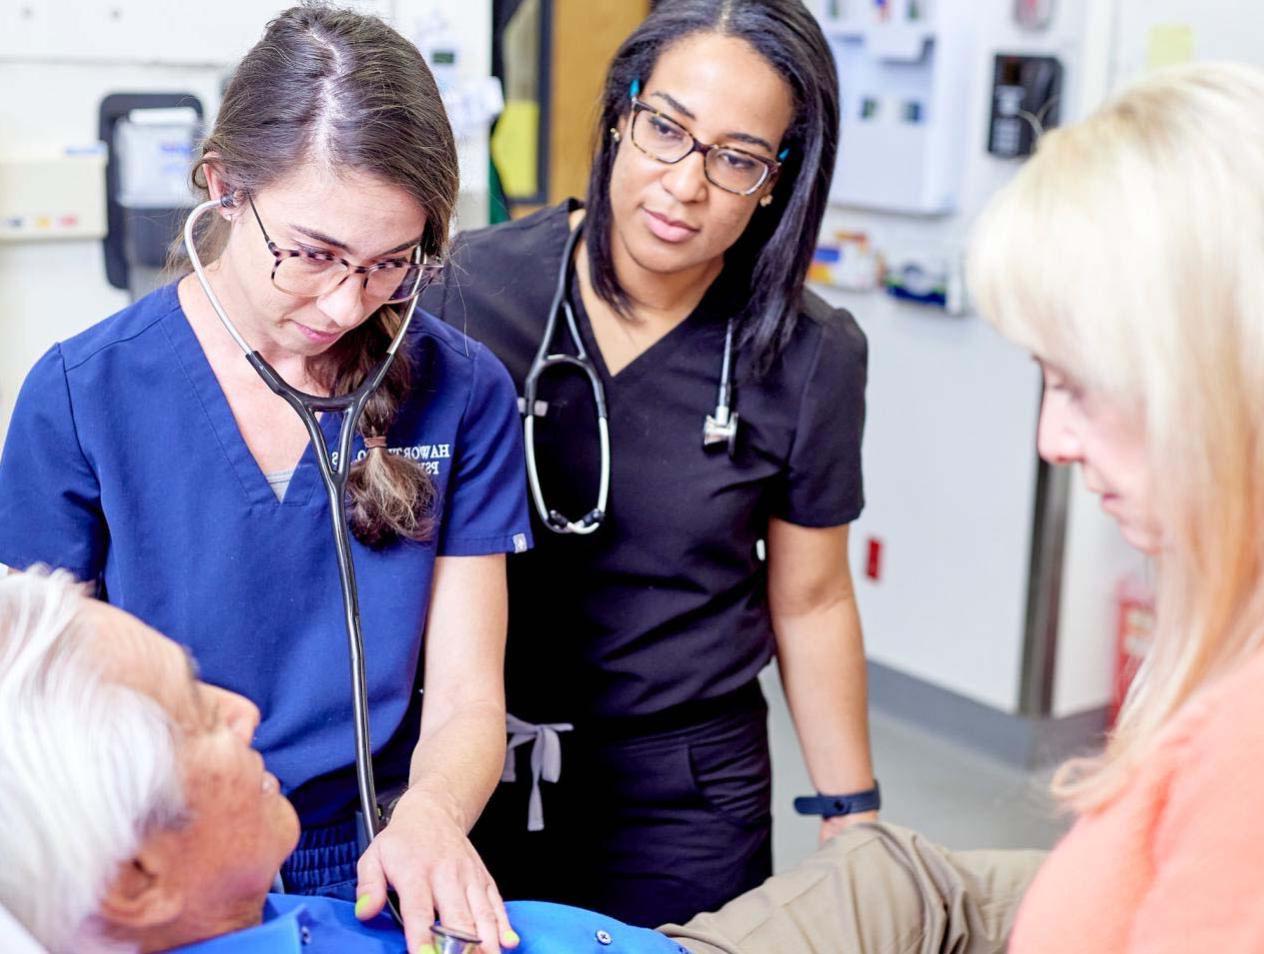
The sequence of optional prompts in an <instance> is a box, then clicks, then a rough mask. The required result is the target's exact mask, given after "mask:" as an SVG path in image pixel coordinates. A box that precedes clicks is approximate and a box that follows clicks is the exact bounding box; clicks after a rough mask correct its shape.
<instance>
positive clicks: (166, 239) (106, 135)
mask: <svg viewBox="0 0 1264 954" xmlns="http://www.w3.org/2000/svg"><path fill="white" fill-rule="evenodd" d="M201 130H202V102H201V100H199V99H198V98H197V97H196V96H193V95H192V94H189V93H113V94H111V95H109V96H106V97H105V98H104V99H103V100H102V101H101V110H100V136H101V141H102V142H104V143H106V144H107V146H108V149H109V159H108V162H107V164H106V198H107V203H106V220H107V232H106V237H105V271H106V277H107V278H108V279H109V282H110V284H111V285H113V286H114V287H115V288H125V289H127V290H128V291H130V292H131V294H132V297H133V298H139V297H141V296H142V295H144V294H146V293H147V292H149V291H150V290H152V288H153V287H155V286H156V284H157V282H158V276H159V273H160V272H161V270H162V267H163V265H164V264H165V263H166V258H167V251H168V249H169V248H170V247H171V243H172V242H173V241H174V240H175V239H176V237H177V236H178V235H179V234H180V230H181V228H182V227H183V226H184V218H185V216H186V215H188V213H189V210H190V209H192V208H193V206H194V204H195V199H194V196H193V191H192V189H191V187H190V185H189V170H190V167H191V166H192V161H193V150H194V147H195V146H196V144H197V142H198V139H199V138H200V136H201Z"/></svg>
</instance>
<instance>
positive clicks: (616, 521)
mask: <svg viewBox="0 0 1264 954" xmlns="http://www.w3.org/2000/svg"><path fill="white" fill-rule="evenodd" d="M575 207H576V204H574V203H563V204H561V205H558V206H554V207H552V208H549V209H546V210H543V211H541V212H539V213H536V214H535V215H532V216H529V217H527V218H524V219H519V220H517V221H513V222H508V223H505V224H502V225H497V226H494V227H492V228H488V229H480V230H478V231H475V232H469V233H465V234H462V235H460V236H458V238H457V240H456V243H455V245H454V248H453V253H452V256H451V257H452V265H451V267H450V268H449V269H448V271H447V276H446V277H447V284H445V285H443V286H442V287H432V288H431V289H429V290H428V291H427V293H426V297H425V298H424V299H423V302H424V303H425V304H426V307H428V308H429V309H430V310H431V311H433V312H434V313H435V314H436V315H439V316H441V317H442V318H443V319H444V320H445V321H447V322H450V323H451V324H452V325H454V326H455V327H457V328H459V329H461V330H462V331H464V332H466V333H467V334H469V335H471V336H472V337H474V338H476V339H478V340H479V341H482V342H483V343H484V344H486V345H487V346H488V347H489V348H490V349H491V350H492V352H493V353H494V354H495V355H496V356H497V357H498V358H500V360H501V361H503V362H504V363H505V366H506V367H507V368H508V369H509V373H510V375H512V377H513V378H514V381H515V383H516V384H517V385H518V387H519V388H521V387H522V382H523V380H524V379H525V377H526V375H527V371H528V369H529V368H530V366H531V360H532V358H533V356H534V355H535V352H536V349H537V348H538V347H539V344H540V338H541V335H542V333H543V330H544V324H545V321H546V320H547V317H548V308H549V304H550V301H551V299H552V297H553V294H554V289H555V287H556V283H557V275H558V268H559V267H560V265H561V263H562V248H563V245H564V244H565V242H566V238H567V235H568V234H569V232H570V226H569V225H568V223H567V215H568V213H569V212H570V211H571V209H573V208H575ZM736 271H737V270H736V269H732V268H730V269H726V270H725V271H724V272H723V273H722V274H721V276H720V277H719V278H718V279H717V280H716V281H715V282H714V283H713V284H712V286H711V288H710V289H709V290H708V291H707V293H706V295H705V296H704V298H703V300H702V301H701V303H700V304H699V305H698V307H697V309H696V310H695V311H694V312H693V313H692V314H691V315H689V316H688V317H687V318H686V319H685V320H684V321H682V322H681V323H680V324H679V325H677V326H676V327H675V328H674V329H672V330H671V331H670V332H669V333H668V334H667V335H665V336H664V337H663V338H661V339H660V340H659V341H657V342H655V343H654V344H653V345H651V346H650V347H649V348H648V349H646V350H645V351H644V352H643V353H642V354H641V355H640V356H638V357H637V358H636V359H635V360H634V361H632V362H631V363H630V364H629V365H627V367H625V368H623V369H622V370H621V371H619V373H618V374H613V375H612V374H610V372H609V370H608V369H607V368H606V366H605V363H604V362H603V361H602V358H601V350H600V348H598V347H597V343H596V341H595V339H594V338H593V334H592V327H591V325H590V323H589V320H588V315H587V313H586V312H585V310H584V307H583V301H582V299H581V297H580V295H579V294H578V289H577V288H576V287H575V280H574V278H573V276H572V280H571V287H570V289H569V291H570V295H569V297H570V302H571V305H572V307H573V308H574V312H575V318H576V322H577V324H578V326H579V332H580V335H581V338H582V339H583V341H584V345H585V347H586V349H587V351H588V353H589V355H591V356H592V359H593V363H594V365H595V366H596V369H597V373H598V375H599V376H600V378H601V381H602V383H603V385H604V386H605V391H606V402H607V405H608V410H609V427H610V445H611V478H610V501H609V508H608V513H607V516H606V520H605V521H604V522H603V523H602V525H601V527H600V528H599V529H598V530H597V531H596V532H595V533H593V534H591V535H589V536H582V537H581V536H575V535H570V536H560V535H558V534H555V533H552V532H551V531H549V530H547V529H544V528H542V527H540V526H538V524H537V525H536V534H535V541H536V547H535V549H534V550H532V551H531V552H530V553H527V554H524V555H522V556H520V557H513V558H511V559H510V561H509V583H510V591H509V643H508V650H507V652H508V659H507V664H506V691H507V694H508V702H509V709H510V711H511V712H512V713H514V714H515V715H517V716H519V717H520V718H523V719H527V720H529V721H532V722H576V723H578V722H582V721H586V720H594V719H595V720H602V719H612V718H619V717H623V716H647V715H656V714H659V713H662V712H663V711H664V710H668V709H671V708H673V707H676V706H679V705H683V704H685V703H689V702H692V701H696V700H703V699H709V698H713V697H716V696H720V695H723V694H725V693H728V692H732V691H734V690H736V689H739V688H740V687H742V686H743V685H745V684H746V683H748V682H750V681H751V680H752V679H754V678H755V677H756V675H757V674H758V673H759V671H760V670H761V669H762V668H763V667H764V666H765V665H766V664H767V663H768V661H769V659H770V658H771V657H772V653H773V647H774V640H773V631H772V620H771V617H770V615H769V610H768V580H767V574H766V570H765V564H764V563H763V561H762V560H760V558H759V556H758V554H757V547H756V543H757V541H758V540H760V539H761V538H763V537H765V536H766V535H767V532H768V522H769V520H770V519H771V518H773V517H776V518H780V519H782V520H785V521H788V522H789V523H793V524H798V525H801V526H807V527H832V526H838V525H840V524H846V523H850V522H851V521H852V520H854V519H856V517H857V516H859V515H860V512H861V510H862V508H863V506H864V492H863V484H862V478H861V462H860V449H861V435H862V431H863V429H864V420H865V381H866V366H867V358H868V350H867V346H866V342H865V337H864V334H863V332H862V331H861V330H860V327H859V326H858V325H857V323H856V321H855V319H854V318H852V316H851V315H850V314H849V313H848V312H846V311H844V310H842V309H834V308H831V307H830V306H829V305H827V304H826V303H825V302H824V301H823V300H822V299H821V298H819V297H818V296H817V295H814V294H813V293H812V292H810V291H805V292H804V293H803V298H802V300H801V302H800V305H799V315H798V318H797V321H796V322H795V324H794V329H793V331H792V333H791V334H790V337H789V340H788V341H787V342H786V343H785V346H784V348H783V350H782V352H781V354H780V357H779V358H778V360H777V361H776V363H775V364H774V365H773V367H772V369H771V370H770V371H769V372H768V373H767V374H765V375H763V376H756V375H755V374H753V373H752V370H751V368H750V367H749V366H748V364H747V362H746V361H745V360H744V359H740V358H739V360H738V361H736V362H735V368H734V370H735V379H736V382H735V408H736V411H737V413H738V415H740V418H741V425H740V430H739V437H740V439H739V442H738V448H737V454H736V458H735V459H730V458H729V456H728V454H726V453H725V452H724V450H723V449H722V448H721V449H713V450H704V449H703V446H702V428H703V420H704V418H705V417H706V416H707V415H708V414H710V413H712V412H713V411H714V409H715V406H716V390H717V386H718V384H719V378H720V363H721V355H722V354H723V350H724V329H725V325H726V323H727V320H728V318H729V317H730V316H731V315H733V314H734V313H735V311H738V310H740V308H741V307H742V302H743V301H744V300H745V298H746V296H747V295H748V294H749V289H748V285H749V282H750V276H749V275H745V276H742V275H737V274H734V273H735V272H736ZM558 325H559V328H558V333H557V336H556V337H555V338H554V340H553V343H552V350H553V351H565V352H567V353H572V354H573V353H574V345H573V344H572V342H571V340H570V335H569V333H568V332H567V331H566V323H565V321H563V320H559V323H558ZM539 397H540V399H541V400H543V401H546V402H547V403H548V410H547V413H546V414H545V415H544V416H543V417H542V418H540V419H539V420H538V421H537V424H536V456H537V461H538V463H539V471H540V478H541V483H542V485H543V487H544V491H545V496H546V500H547V502H548V504H549V506H550V507H553V508H556V509H558V510H560V511H561V512H562V513H564V514H566V515H567V516H569V517H572V518H574V517H576V516H579V515H582V514H584V513H586V512H587V511H588V510H589V509H590V508H591V507H592V506H593V505H594V503H595V501H596V499H597V497H596V491H597V483H598V473H599V455H598V442H597V431H596V426H595V412H594V409H593V398H592V392H591V390H590V387H589V384H588V381H587V379H586V378H585V377H583V376H582V375H580V374H577V373H573V372H566V373H558V372H552V371H551V372H546V375H545V376H544V377H543V378H542V379H541V386H540V394H539ZM531 517H532V521H533V524H534V523H536V521H537V517H536V514H535V510H534V507H533V508H532V514H531Z"/></svg>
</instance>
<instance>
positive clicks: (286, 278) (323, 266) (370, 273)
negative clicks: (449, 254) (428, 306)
mask: <svg viewBox="0 0 1264 954" xmlns="http://www.w3.org/2000/svg"><path fill="white" fill-rule="evenodd" d="M248 201H249V202H250V211H251V212H253V213H254V217H255V221H256V222H258V223H259V231H260V232H262V233H263V239H264V241H265V242H267V243H268V251H269V252H271V253H272V257H273V258H274V259H275V260H276V261H275V263H274V264H273V266H272V284H273V285H275V286H276V287H277V288H278V289H279V290H280V291H283V292H285V293H286V294H287V295H296V296H298V297H302V298H319V297H320V296H322V295H326V294H328V293H329V292H331V291H333V290H334V289H335V288H337V287H338V286H339V285H341V284H342V283H343V282H344V281H346V280H347V278H349V277H350V276H351V275H363V276H364V280H363V284H362V286H361V287H362V289H363V290H364V291H366V292H368V293H369V294H370V295H372V296H373V297H374V298H379V299H382V301H383V304H395V303H399V302H404V301H408V300H409V299H411V298H412V297H414V296H415V295H418V294H420V293H421V292H422V290H424V289H425V287H426V286H427V285H429V284H430V283H431V282H432V281H434V280H435V279H436V278H438V277H439V275H440V274H442V272H443V263H442V262H427V261H415V260H410V259H406V258H391V259H386V260H385V261H381V262H376V263H374V264H372V265H355V264H352V263H351V262H348V261H347V260H346V259H345V258H340V257H339V256H337V255H334V254H332V253H330V252H325V251H321V250H319V249H309V248H282V247H281V246H279V245H277V243H276V242H274V241H273V240H272V237H271V236H270V235H268V230H267V228H266V227H265V226H264V224H263V219H262V218H260V217H259V210H258V209H257V208H255V200H254V197H253V196H250V197H248ZM415 255H420V250H418V252H417V253H415Z"/></svg>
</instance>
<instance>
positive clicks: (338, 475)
mask: <svg viewBox="0 0 1264 954" xmlns="http://www.w3.org/2000/svg"><path fill="white" fill-rule="evenodd" d="M221 205H222V203H221V202H219V201H217V200H211V201H209V202H203V203H202V204H201V205H199V206H198V207H197V208H195V209H194V210H193V211H192V212H191V213H190V214H189V217H188V219H187V220H186V222H185V225H184V242H185V248H186V250H187V252H188V255H189V260H190V262H191V263H192V265H193V272H194V274H195V275H196V276H197V279H198V282H199V283H200V284H201V286H202V290H203V291H204V292H206V297H207V299H209V301H210V303H211V307H212V308H213V309H214V310H215V314H216V315H218V316H219V319H220V321H221V322H222V323H223V325H224V327H225V328H226V329H227V330H228V333H229V334H230V335H231V336H232V338H233V340H234V341H236V342H237V345H238V347H240V348H241V350H242V352H243V353H244V354H245V356H246V360H247V361H249V362H250V366H251V367H252V368H254V369H255V371H256V372H257V373H258V375H259V377H261V378H262V379H263V381H264V383H265V384H266V385H267V386H268V388H269V389H270V390H271V391H272V393H273V394H275V395H277V396H278V397H280V398H281V399H282V400H284V401H285V403H286V404H288V405H289V406H290V407H291V408H293V409H294V413H296V414H297V415H298V417H299V420H301V421H302V422H303V426H304V428H306V430H307V436H308V438H309V439H310V440H311V442H312V447H313V449H314V450H315V451H316V455H315V456H316V463H317V465H318V466H319V468H320V478H321V483H322V484H323V485H324V488H325V493H326V495H327V496H328V498H329V514H330V517H331V523H332V525H333V532H334V552H335V554H336V555H337V558H338V578H339V581H340V583H341V588H342V606H343V622H344V624H345V626H346V631H347V650H348V654H349V656H350V662H351V685H352V694H351V699H352V712H353V716H354V722H355V757H356V785H357V788H358V790H359V796H360V815H359V817H357V827H359V828H360V829H361V830H360V831H359V832H358V837H359V840H360V843H361V845H360V848H361V853H363V851H364V849H366V848H367V847H368V845H369V843H370V842H372V840H373V839H374V838H376V837H377V835H378V833H379V832H381V830H382V828H383V827H385V823H386V820H385V818H384V817H383V814H382V811H381V809H380V808H379V806H378V803H377V792H376V786H375V784H374V780H373V749H372V743H371V739H370V734H369V704H368V690H367V687H366V681H365V672H364V635H363V631H362V629H361V625H360V599H359V595H358V588H357V586H356V577H355V563H354V561H353V560H352V556H351V531H350V527H349V525H348V522H347V511H346V506H345V505H344V499H345V495H346V489H347V478H348V477H349V476H350V474H351V465H352V460H351V444H352V441H353V440H354V438H355V432H356V428H357V426H358V425H359V423H360V417H361V415H362V414H363V413H364V406H365V404H366V403H367V402H368V399H369V397H370V396H371V395H372V394H373V392H374V391H376V390H377V388H378V386H379V385H380V384H381V383H382V381H383V379H384V378H385V377H386V373H387V371H389V370H390V366H391V362H392V361H394V360H395V354H396V352H397V351H398V350H399V346H400V344H401V342H403V340H404V336H405V334H406V333H407V331H408V327H409V325H410V324H411V323H412V320H413V314H414V313H415V312H416V310H417V299H418V297H420V294H419V293H418V294H416V295H414V296H413V298H412V300H411V301H410V302H409V305H408V310H407V312H406V313H405V315H404V320H403V321H402V322H401V323H400V327H399V330H398V331H397V332H396V334H395V337H394V339H393V340H392V341H391V343H390V346H389V347H388V348H387V351H386V356H385V357H384V358H383V359H382V361H381V363H380V364H379V365H378V366H377V368H376V369H375V370H374V371H373V372H372V373H370V374H369V375H368V376H367V377H365V379H364V380H363V381H362V382H361V383H360V385H359V387H357V388H356V389H355V390H354V391H351V392H349V393H347V394H341V395H337V396H335V397H323V396H320V395H316V394H308V393H307V392H306V391H300V390H299V389H298V388H294V387H291V386H290V385H289V384H287V383H286V381H285V379H284V378H282V377H281V375H280V374H278V373H277V371H276V369H275V368H273V367H272V366H271V365H270V364H268V362H267V361H266V360H264V358H263V356H262V355H260V354H259V352H258V351H256V350H254V349H253V348H251V347H250V345H249V344H248V343H247V342H246V340H245V339H244V338H243V337H242V336H241V333H240V332H238V330H237V327H236V326H235V325H234V324H233V322H232V319H230V318H229V317H228V313H227V311H225V309H224V306H223V305H222V304H220V301H219V297H218V296H217V295H216V294H215V291H214V289H213V288H211V283H210V281H209V280H208V279H207V277H206V272H205V270H204V269H203V267H202V260H201V258H200V257H199V256H198V252H197V247H196V244H195V242H194V240H193V226H194V223H195V222H196V221H197V220H198V219H199V218H200V217H201V216H202V215H204V214H206V213H207V212H209V211H211V210H212V209H218V208H220V207H221ZM416 254H417V255H420V251H418V252H417V253H416ZM320 412H327V413H332V414H340V415H341V416H342V423H341V430H340V431H339V435H338V450H337V452H336V454H334V455H332V459H331V455H330V453H329V442H328V441H327V440H326V439H325V433H324V431H323V430H321V426H320V421H319V419H318V418H317V417H316V415H317V414H318V413H320ZM387 903H388V905H390V908H391V913H392V914H394V915H395V917H396V919H397V920H398V921H399V923H400V924H403V923H404V922H403V919H402V918H401V917H400V915H399V912H398V910H397V909H396V907H395V904H394V902H393V901H392V900H390V899H389V898H388V901H387Z"/></svg>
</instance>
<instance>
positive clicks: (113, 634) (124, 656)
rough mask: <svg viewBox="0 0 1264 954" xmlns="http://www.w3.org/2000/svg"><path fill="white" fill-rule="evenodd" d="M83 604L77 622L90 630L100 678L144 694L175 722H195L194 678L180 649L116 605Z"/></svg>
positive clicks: (187, 657)
mask: <svg viewBox="0 0 1264 954" xmlns="http://www.w3.org/2000/svg"><path fill="white" fill-rule="evenodd" d="M85 603H86V605H85V607H84V609H83V611H82V613H81V614H80V616H79V620H78V622H79V623H80V625H83V626H86V627H88V629H89V631H90V634H91V635H90V640H91V645H92V646H93V652H94V653H97V654H99V656H98V658H99V659H100V660H101V664H102V669H103V673H104V675H105V677H106V678H107V679H110V680H112V681H114V682H118V683H121V684H123V685H125V686H130V687H131V688H133V689H137V690H139V691H140V692H143V693H145V694H146V695H147V696H150V697H151V698H153V699H154V700H155V701H156V702H158V703H159V704H160V705H161V706H162V707H163V708H164V709H166V710H167V712H168V714H170V715H171V716H172V718H174V719H175V720H176V722H177V723H178V724H180V725H185V726H192V725H196V724H198V722H199V718H198V713H197V705H198V699H197V689H196V686H195V674H194V672H193V669H192V663H191V660H190V659H189V656H188V654H187V653H186V652H185V651H184V649H183V647H181V646H180V645H179V644H178V643H176V642H175V641H174V640H171V639H168V638H167V637H166V636H164V635H162V634H161V633H159V632H158V631H157V630H155V629H153V628H152V627H149V626H146V625H145V624H144V623H142V622H141V621H140V620H138V619H137V618H136V617H135V616H132V615H131V614H130V613H127V612H124V611H123V610H121V609H119V608H118V607H116V606H110V605H109V604H108V603H101V602H99V601H97V600H86V601H85Z"/></svg>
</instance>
